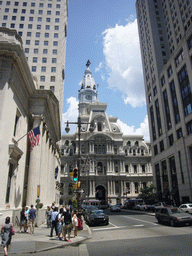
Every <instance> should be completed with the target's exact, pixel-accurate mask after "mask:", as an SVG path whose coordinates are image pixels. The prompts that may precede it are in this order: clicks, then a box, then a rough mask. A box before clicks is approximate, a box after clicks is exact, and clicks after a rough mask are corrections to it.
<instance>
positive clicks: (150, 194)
mask: <svg viewBox="0 0 192 256" xmlns="http://www.w3.org/2000/svg"><path fill="white" fill-rule="evenodd" d="M154 190H155V187H154V185H153V184H151V185H150V186H149V187H145V188H143V189H142V190H141V193H140V194H139V196H138V197H139V198H142V199H143V200H144V201H147V200H155V192H154Z"/></svg>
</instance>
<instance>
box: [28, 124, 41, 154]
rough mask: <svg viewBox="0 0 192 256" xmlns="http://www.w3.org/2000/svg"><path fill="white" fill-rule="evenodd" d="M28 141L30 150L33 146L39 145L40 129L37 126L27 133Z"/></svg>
mask: <svg viewBox="0 0 192 256" xmlns="http://www.w3.org/2000/svg"><path fill="white" fill-rule="evenodd" d="M28 137H29V142H30V144H31V148H30V150H31V151H32V150H33V148H34V146H38V145H39V137H40V129H39V126H37V127H35V128H34V129H32V130H31V131H30V132H29V133H28Z"/></svg>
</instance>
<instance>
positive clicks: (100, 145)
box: [61, 61, 153, 204]
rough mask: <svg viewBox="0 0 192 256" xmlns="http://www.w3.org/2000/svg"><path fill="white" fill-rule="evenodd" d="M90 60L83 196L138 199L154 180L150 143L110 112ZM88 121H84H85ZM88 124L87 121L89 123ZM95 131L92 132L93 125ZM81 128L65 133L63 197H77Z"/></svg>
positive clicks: (84, 105) (82, 105)
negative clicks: (75, 170)
mask: <svg viewBox="0 0 192 256" xmlns="http://www.w3.org/2000/svg"><path fill="white" fill-rule="evenodd" d="M89 65H90V62H89V61H88V62H87V65H86V66H87V69H86V70H85V72H84V77H83V79H82V81H81V88H80V90H79V93H78V98H79V116H80V118H81V123H82V125H81V136H80V157H81V161H80V181H81V188H82V189H84V190H85V193H84V194H83V195H82V199H99V200H105V201H108V202H110V203H112V204H116V203H123V202H124V201H125V199H126V198H136V197H137V196H138V194H139V192H140V190H141V189H142V188H143V187H145V186H149V185H150V184H151V183H152V182H153V172H152V168H151V148H150V143H149V142H145V141H144V139H143V136H141V135H123V133H122V131H121V128H120V127H119V125H118V123H117V119H118V118H117V117H111V116H108V115H107V112H106V110H107V103H102V102H100V101H99V100H98V91H97V87H96V84H95V81H94V78H93V76H92V72H91V70H90V68H89ZM83 123H84V124H83ZM86 123H87V124H86ZM91 126H92V127H93V132H90V127H91ZM78 150H79V137H78V131H77V132H76V133H75V134H73V135H68V134H65V135H62V140H61V183H63V184H64V186H63V200H64V201H67V200H69V199H71V198H73V197H74V195H73V185H74V184H73V181H72V180H71V177H70V175H69V173H70V171H72V170H73V168H75V167H77V161H78V155H79V154H78Z"/></svg>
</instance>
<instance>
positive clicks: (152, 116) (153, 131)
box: [150, 106, 156, 141]
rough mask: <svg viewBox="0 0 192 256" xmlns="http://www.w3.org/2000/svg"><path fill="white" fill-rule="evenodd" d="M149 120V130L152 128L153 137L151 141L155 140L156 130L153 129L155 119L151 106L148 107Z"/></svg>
mask: <svg viewBox="0 0 192 256" xmlns="http://www.w3.org/2000/svg"><path fill="white" fill-rule="evenodd" d="M150 118H151V126H152V127H151V128H152V136H153V141H155V140H156V129H155V119H154V111H153V106H151V107H150Z"/></svg>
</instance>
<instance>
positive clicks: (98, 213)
mask: <svg viewBox="0 0 192 256" xmlns="http://www.w3.org/2000/svg"><path fill="white" fill-rule="evenodd" d="M102 213H103V211H102V210H97V211H92V214H94V215H101V214H102Z"/></svg>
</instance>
